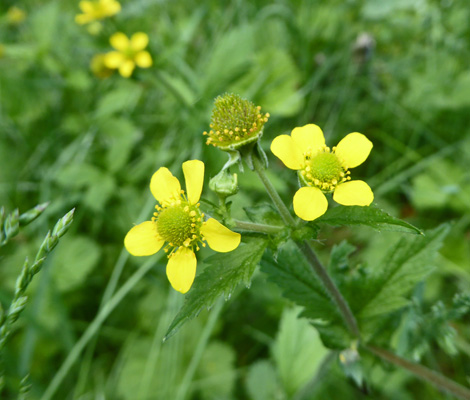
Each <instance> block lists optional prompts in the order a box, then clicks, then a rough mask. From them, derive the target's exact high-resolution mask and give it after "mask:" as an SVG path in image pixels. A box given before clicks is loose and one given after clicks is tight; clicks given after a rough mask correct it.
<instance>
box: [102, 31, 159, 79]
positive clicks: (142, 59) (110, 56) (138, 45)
mask: <svg viewBox="0 0 470 400" xmlns="http://www.w3.org/2000/svg"><path fill="white" fill-rule="evenodd" d="M109 41H110V43H111V46H113V47H114V48H115V49H116V50H117V51H111V52H109V53H107V54H106V56H105V64H106V66H107V67H108V68H111V69H118V70H119V73H120V74H121V75H122V76H123V77H124V78H129V77H130V76H131V75H132V72H133V71H134V68H135V66H136V65H137V66H139V67H140V68H149V67H151V66H152V57H151V56H150V53H149V52H148V51H145V50H144V49H145V48H146V47H147V45H148V43H149V37H148V36H147V34H145V33H143V32H137V33H134V34H133V35H132V37H131V38H130V39H129V38H128V37H127V36H126V35H124V33H121V32H117V33H115V34H114V35H113V36H111V38H110V39H109Z"/></svg>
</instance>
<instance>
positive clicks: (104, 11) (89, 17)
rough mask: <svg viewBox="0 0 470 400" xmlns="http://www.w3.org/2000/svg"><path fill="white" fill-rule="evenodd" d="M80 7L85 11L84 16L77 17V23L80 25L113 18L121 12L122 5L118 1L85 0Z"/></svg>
mask: <svg viewBox="0 0 470 400" xmlns="http://www.w3.org/2000/svg"><path fill="white" fill-rule="evenodd" d="M78 6H79V7H80V9H81V10H82V11H83V14H78V15H76V16H75V22H76V23H77V24H80V25H85V24H89V23H90V22H94V21H98V20H100V19H104V18H107V17H112V16H113V15H115V14H117V13H118V12H119V11H121V4H120V3H119V2H118V1H116V0H98V1H86V0H84V1H81V2H80V3H79V4H78Z"/></svg>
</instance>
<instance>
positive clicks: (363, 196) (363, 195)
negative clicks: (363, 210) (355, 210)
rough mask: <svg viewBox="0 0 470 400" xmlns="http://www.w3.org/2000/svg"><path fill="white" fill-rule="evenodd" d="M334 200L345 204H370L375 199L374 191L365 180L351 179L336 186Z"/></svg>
mask: <svg viewBox="0 0 470 400" xmlns="http://www.w3.org/2000/svg"><path fill="white" fill-rule="evenodd" d="M333 200H334V201H336V202H337V203H339V204H342V205H343V206H368V205H369V204H370V203H372V202H373V201H374V193H372V189H371V188H370V186H369V185H368V184H367V183H365V182H364V181H349V182H345V183H341V184H340V185H338V186H337V187H336V189H335V192H334V193H333Z"/></svg>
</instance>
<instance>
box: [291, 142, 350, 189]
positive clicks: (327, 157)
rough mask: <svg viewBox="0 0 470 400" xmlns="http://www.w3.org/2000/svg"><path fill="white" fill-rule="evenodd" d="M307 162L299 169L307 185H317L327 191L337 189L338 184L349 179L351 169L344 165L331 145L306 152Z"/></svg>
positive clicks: (303, 181)
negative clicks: (314, 151)
mask: <svg viewBox="0 0 470 400" xmlns="http://www.w3.org/2000/svg"><path fill="white" fill-rule="evenodd" d="M304 157H305V163H304V166H303V168H302V169H301V170H300V171H299V177H300V180H301V181H302V183H303V184H304V185H306V186H315V187H317V188H319V189H321V190H322V191H323V192H325V193H329V192H332V191H334V190H335V188H336V186H337V185H338V184H339V183H341V182H344V181H346V180H349V179H350V178H349V176H347V175H349V171H348V170H347V169H346V168H345V167H344V166H343V164H342V163H341V160H340V159H339V158H338V156H337V155H336V154H335V153H334V149H333V152H330V148H329V147H326V146H325V147H324V148H323V149H321V150H319V151H317V152H316V153H312V151H307V152H306V153H304Z"/></svg>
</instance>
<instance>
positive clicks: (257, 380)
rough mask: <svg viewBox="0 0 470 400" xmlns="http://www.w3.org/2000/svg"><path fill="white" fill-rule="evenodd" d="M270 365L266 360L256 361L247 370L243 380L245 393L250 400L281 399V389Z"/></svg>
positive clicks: (274, 371)
mask: <svg viewBox="0 0 470 400" xmlns="http://www.w3.org/2000/svg"><path fill="white" fill-rule="evenodd" d="M278 381H279V378H278V376H277V374H276V370H275V369H274V367H273V365H272V363H271V362H270V361H268V360H262V361H257V362H255V363H254V364H252V365H250V367H249V368H248V373H247V377H246V380H245V386H246V391H247V393H248V395H249V398H250V399H252V400H266V399H279V398H282V397H281V394H282V388H281V387H280V384H279V383H278Z"/></svg>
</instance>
